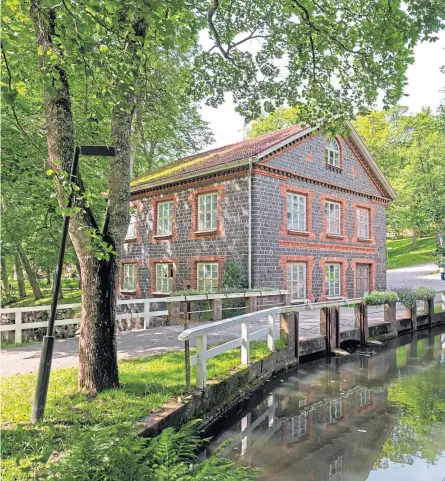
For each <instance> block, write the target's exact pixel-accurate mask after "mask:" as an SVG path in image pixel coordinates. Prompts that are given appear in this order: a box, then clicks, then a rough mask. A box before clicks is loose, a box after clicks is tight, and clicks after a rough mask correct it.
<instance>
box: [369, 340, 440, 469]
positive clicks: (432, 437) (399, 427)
mask: <svg viewBox="0 0 445 481" xmlns="http://www.w3.org/2000/svg"><path fill="white" fill-rule="evenodd" d="M423 344H424V340H421V341H418V346H417V349H418V357H420V354H419V351H420V350H421V347H422V345H423ZM399 349H400V348H398V351H399ZM402 356H403V358H404V359H401V362H402V363H405V362H406V353H403V354H401V356H400V358H401V357H402ZM398 358H399V356H398ZM388 401H389V402H390V403H391V404H392V405H394V406H397V407H399V408H400V417H399V418H398V419H397V421H396V425H395V426H394V428H393V433H392V435H390V436H388V437H387V440H386V441H385V444H384V445H383V449H382V453H381V455H380V458H379V460H378V463H379V464H381V465H382V466H385V465H386V466H387V460H388V459H389V460H390V461H392V462H394V463H403V464H406V462H407V458H408V459H409V457H411V456H415V457H420V458H423V459H424V460H425V461H426V462H427V463H435V462H436V461H437V459H438V457H439V456H440V454H441V452H442V450H443V445H444V442H445V369H444V368H443V365H441V364H440V363H438V364H435V365H434V366H433V367H432V368H430V369H427V370H423V371H422V372H421V373H419V374H416V375H414V376H411V377H409V378H408V379H403V378H402V379H400V380H397V381H396V382H394V383H392V384H391V385H390V386H389V387H388Z"/></svg>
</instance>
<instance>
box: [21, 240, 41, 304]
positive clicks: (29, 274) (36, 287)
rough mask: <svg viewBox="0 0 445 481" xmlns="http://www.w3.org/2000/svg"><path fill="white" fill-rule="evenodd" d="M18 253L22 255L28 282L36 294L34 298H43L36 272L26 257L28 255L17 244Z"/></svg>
mask: <svg viewBox="0 0 445 481" xmlns="http://www.w3.org/2000/svg"><path fill="white" fill-rule="evenodd" d="M17 252H18V253H19V255H20V260H21V261H22V264H23V267H24V268H25V272H26V276H27V277H28V281H29V283H30V284H31V289H32V293H33V294H34V298H35V299H36V300H38V299H41V298H42V292H41V291H40V287H39V284H38V283H37V277H36V274H35V272H34V271H33V270H32V267H31V264H30V263H29V261H28V258H27V257H26V253H25V251H24V250H23V247H22V245H21V244H20V243H19V242H17Z"/></svg>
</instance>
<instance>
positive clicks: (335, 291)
mask: <svg viewBox="0 0 445 481" xmlns="http://www.w3.org/2000/svg"><path fill="white" fill-rule="evenodd" d="M340 272H341V266H340V264H326V295H328V296H339V295H340V293H341V283H340Z"/></svg>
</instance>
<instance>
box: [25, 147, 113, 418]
mask: <svg viewBox="0 0 445 481" xmlns="http://www.w3.org/2000/svg"><path fill="white" fill-rule="evenodd" d="M80 154H82V155H94V156H104V157H114V156H115V155H116V150H115V148H114V147H105V146H100V145H93V146H82V147H76V148H75V149H74V157H73V164H72V165H71V173H70V185H71V186H72V185H73V183H74V181H75V178H76V175H77V170H78V166H79V156H80ZM74 194H75V191H74V189H72V190H71V193H70V196H69V198H68V205H67V208H68V209H70V208H71V207H72V205H73V200H74ZM69 223H70V215H66V216H65V218H64V220H63V229H62V238H61V240H60V249H59V258H58V260H57V269H56V275H55V279H54V284H53V292H52V300H51V310H50V312H49V319H48V330H47V332H46V336H45V337H44V338H43V345H42V354H41V356H40V364H39V372H38V376H37V386H36V393H35V398H34V405H33V407H32V416H31V421H32V422H34V423H35V422H38V421H41V420H42V419H43V415H44V414H45V405H46V396H47V394H48V385H49V376H50V373H51V362H52V357H53V350H54V326H55V322H56V314H57V301H58V297H59V291H60V284H61V279H62V269H63V258H64V257H65V247H66V239H67V237H68V227H69Z"/></svg>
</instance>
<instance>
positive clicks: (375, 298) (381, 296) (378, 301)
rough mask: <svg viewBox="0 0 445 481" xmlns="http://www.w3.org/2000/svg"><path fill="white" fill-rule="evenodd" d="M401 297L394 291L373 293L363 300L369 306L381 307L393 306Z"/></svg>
mask: <svg viewBox="0 0 445 481" xmlns="http://www.w3.org/2000/svg"><path fill="white" fill-rule="evenodd" d="M398 300H399V297H398V295H397V293H396V292H393V291H373V292H371V293H370V294H368V295H367V296H365V297H364V298H363V301H364V302H365V304H367V305H368V306H379V305H382V304H393V303H394V302H397V301H398Z"/></svg>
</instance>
